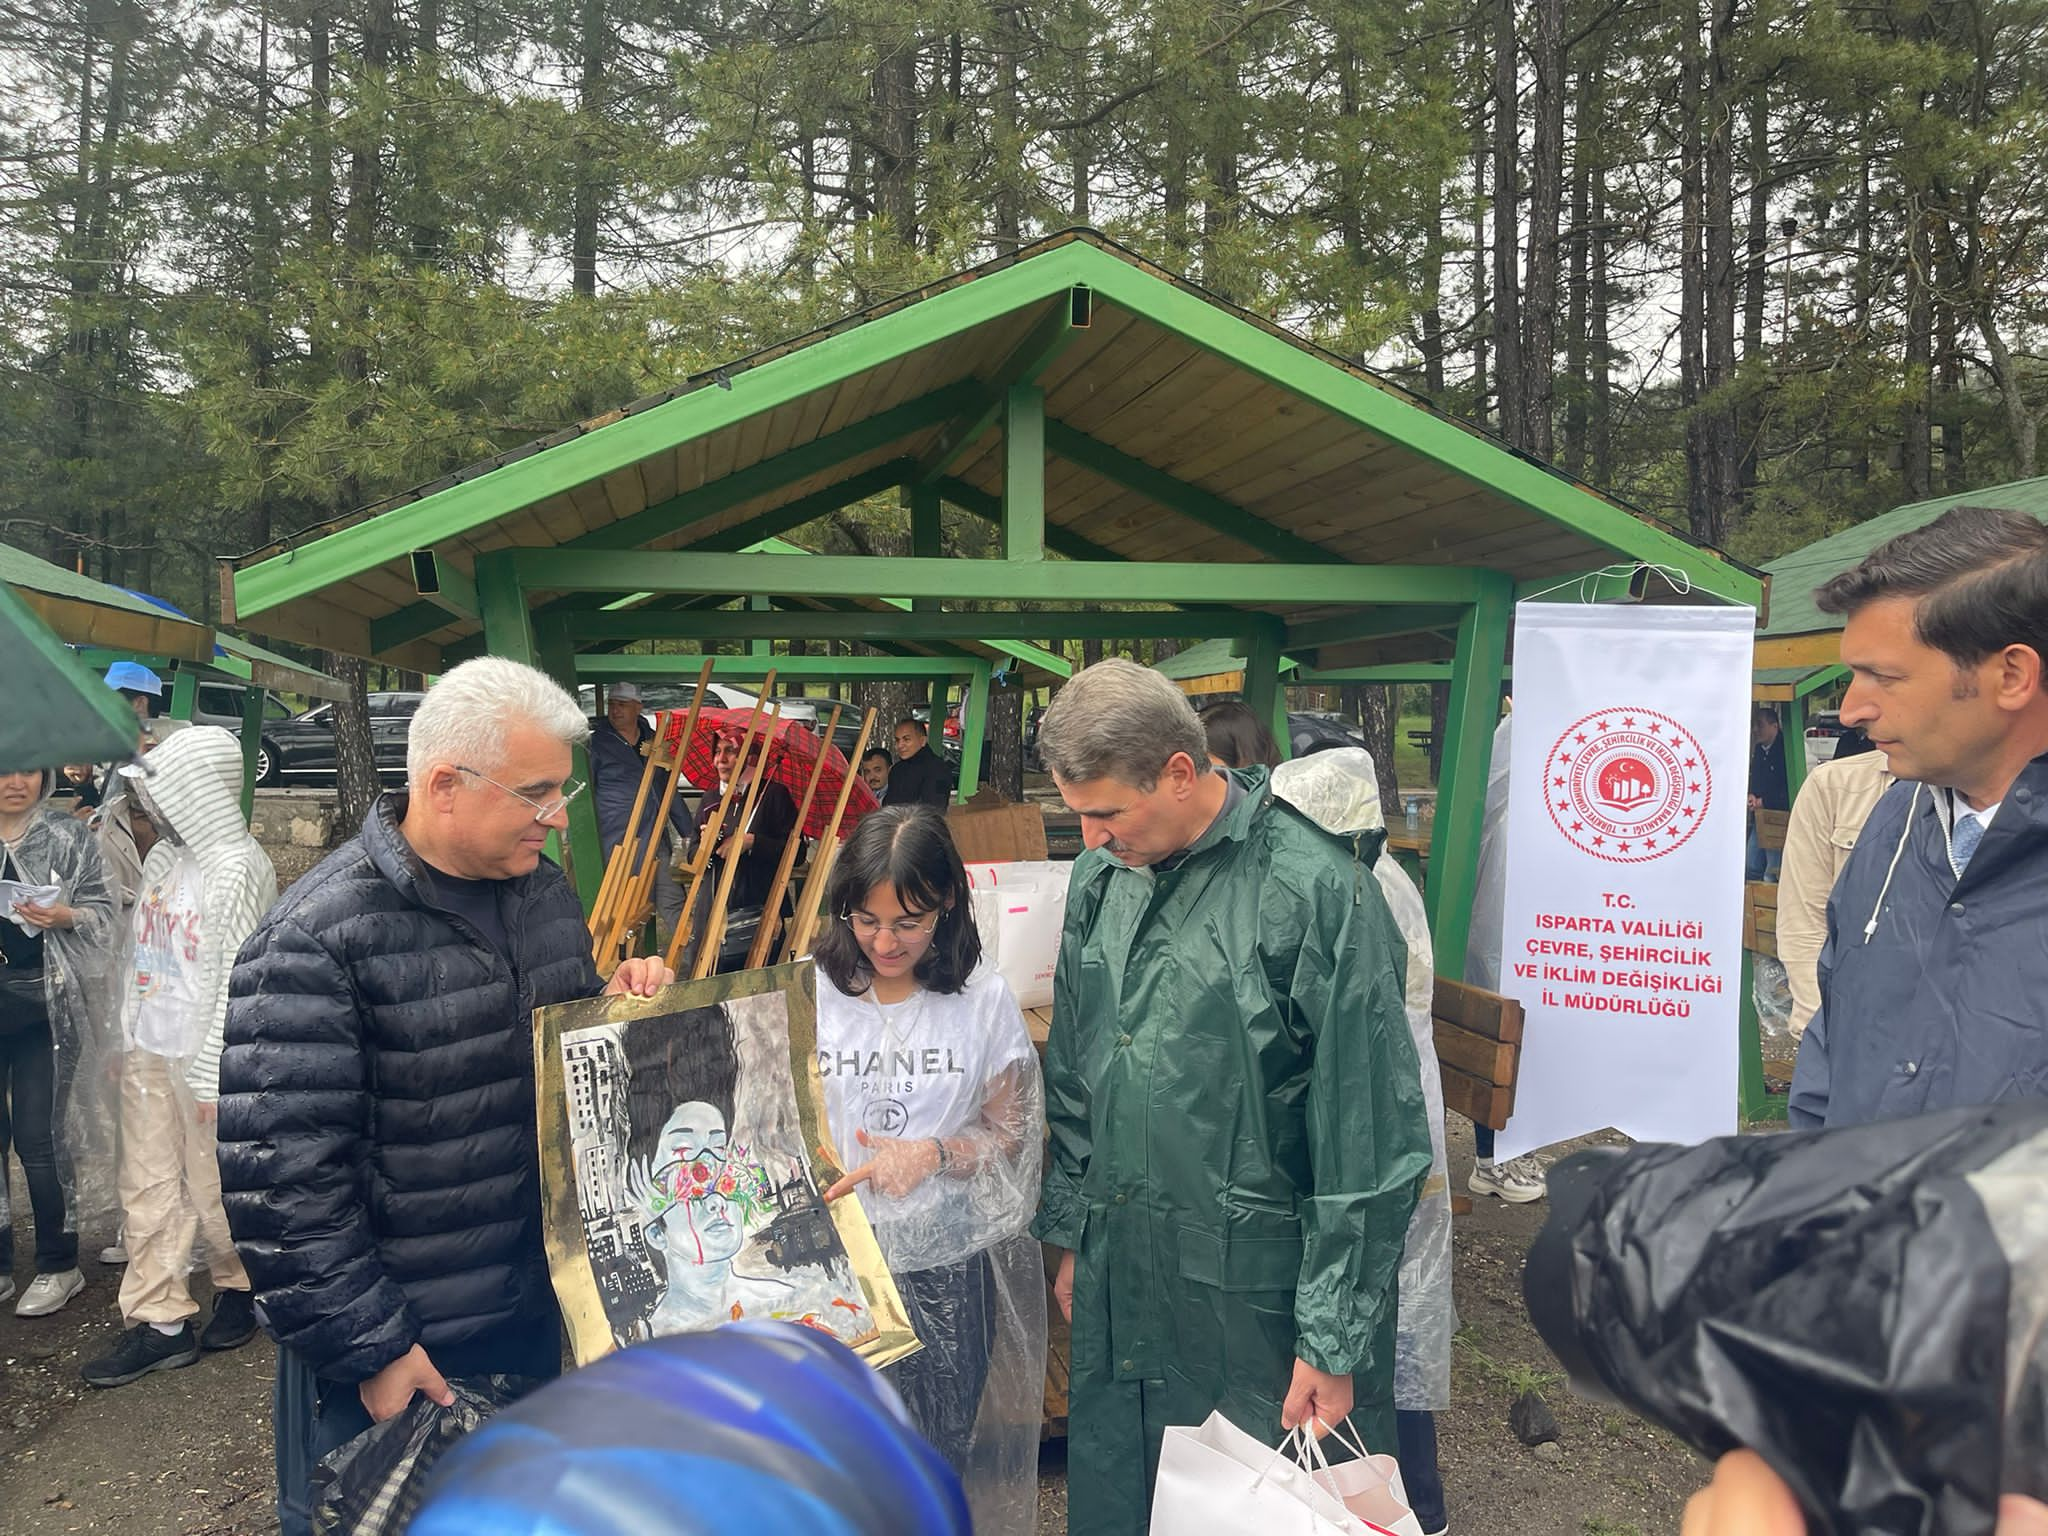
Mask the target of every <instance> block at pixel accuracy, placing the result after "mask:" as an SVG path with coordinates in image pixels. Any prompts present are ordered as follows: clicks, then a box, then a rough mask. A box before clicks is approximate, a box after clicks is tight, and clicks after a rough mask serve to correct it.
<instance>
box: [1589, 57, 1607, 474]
mask: <svg viewBox="0 0 2048 1536" xmlns="http://www.w3.org/2000/svg"><path fill="white" fill-rule="evenodd" d="M1593 78H1594V82H1595V84H1596V85H1597V86H1598V87H1599V89H1600V94H1601V101H1600V106H1599V108H1598V110H1595V109H1592V108H1589V109H1588V112H1589V115H1590V116H1591V118H1592V120H1593V121H1594V123H1595V124H1596V125H1597V126H1596V129H1595V131H1596V133H1599V134H1602V135H1604V133H1605V109H1606V102H1605V96H1606V79H1605V71H1604V70H1601V69H1598V68H1596V69H1595V70H1594V71H1593ZM1611 239H1612V231H1610V230H1609V229H1608V227H1607V163H1606V159H1605V151H1604V150H1603V151H1601V152H1600V154H1599V156H1598V157H1596V158H1595V160H1594V163H1593V165H1592V167H1591V168H1590V171H1589V173H1588V175H1587V177H1586V281H1587V284H1588V285H1589V289H1590V291H1589V292H1588V293H1587V296H1586V401H1587V405H1586V410H1587V415H1588V417H1589V418H1590V419H1589V421H1588V427H1587V438H1588V442H1587V445H1586V446H1587V451H1588V452H1589V453H1590V454H1591V456H1592V464H1593V483H1594V484H1595V485H1602V486H1606V485H1612V484H1614V386H1613V373H1612V368H1613V359H1614V350H1613V346H1612V343H1611V342H1610V341H1609V338H1608V333H1607V323H1608V322H1607V317H1608V315H1609V314H1610V313H1611V312H1612V307H1613V295H1612V293H1611V291H1610V289H1609V287H1608V281H1607V253H1608V249H1609V242H1610V240H1611Z"/></svg>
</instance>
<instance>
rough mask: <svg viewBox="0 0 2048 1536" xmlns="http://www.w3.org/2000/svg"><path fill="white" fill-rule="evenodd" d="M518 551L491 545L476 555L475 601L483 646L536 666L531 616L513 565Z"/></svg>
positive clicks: (495, 652) (487, 650) (492, 652)
mask: <svg viewBox="0 0 2048 1536" xmlns="http://www.w3.org/2000/svg"><path fill="white" fill-rule="evenodd" d="M517 558H518V556H517V554H516V553H515V552H514V551H513V550H510V549H493V550H490V551H487V552H486V553H484V554H481V555H478V556H477V557H476V605H477V609H478V611H479V613H480V614H481V616H482V618H483V621H484V650H485V652H486V653H487V654H489V655H492V656H509V657H510V658H511V659H512V660H514V661H523V662H525V663H526V664H527V665H528V666H529V667H531V666H538V665H539V662H538V660H537V648H536V647H535V645H534V639H533V618H532V615H530V614H529V613H528V612H527V611H526V593H525V591H524V590H523V589H522V588H521V587H520V585H519V572H518V570H517V568H516V567H515V565H514V561H515V560H516V559H517Z"/></svg>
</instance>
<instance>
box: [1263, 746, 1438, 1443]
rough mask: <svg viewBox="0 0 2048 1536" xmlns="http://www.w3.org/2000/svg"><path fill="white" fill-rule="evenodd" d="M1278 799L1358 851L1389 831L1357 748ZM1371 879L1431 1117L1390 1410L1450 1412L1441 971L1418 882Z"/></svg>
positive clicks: (1287, 775) (1279, 774)
mask: <svg viewBox="0 0 2048 1536" xmlns="http://www.w3.org/2000/svg"><path fill="white" fill-rule="evenodd" d="M1273 793H1274V794H1275V795H1276V796H1277V797H1279V798H1280V799H1282V800H1285V801H1286V802H1287V803H1288V804H1289V805H1291V806H1293V807H1294V808H1295V809H1296V810H1298V811H1300V812H1301V813H1302V814H1303V815H1304V816H1306V817H1308V818H1309V819H1310V820H1311V821H1313V822H1315V823H1316V824H1317V825H1318V826H1320V827H1322V828H1323V829H1324V830H1325V831H1328V832H1333V833H1335V834H1336V835H1337V836H1339V837H1342V838H1347V839H1349V840H1351V842H1352V843H1353V845H1354V846H1356V847H1359V848H1360V849H1361V853H1362V852H1363V850H1364V849H1365V848H1367V847H1368V846H1370V845H1371V842H1372V841H1376V839H1374V836H1373V835H1374V834H1376V833H1380V832H1383V831H1385V830H1386V817H1385V815H1384V814H1383V813H1382V811H1381V809H1380V791H1379V776H1378V774H1376V773H1375V772H1374V770H1373V763H1372V757H1371V755H1370V754H1369V753H1367V752H1366V751H1365V750H1364V749H1363V748H1361V747H1333V748H1330V749H1329V750H1327V751H1322V752H1315V753H1311V754H1310V755H1309V756H1307V757H1301V758H1295V759H1293V760H1292V761H1290V762H1285V763H1282V764H1281V765H1280V766H1279V767H1277V768H1275V769H1274V770H1273ZM1373 875H1374V877H1375V878H1376V879H1377V880H1378V881H1379V886H1380V893H1381V894H1382V895H1383V896H1384V897H1385V898H1386V902H1387V910H1388V911H1389V912H1391V913H1392V914H1393V917H1394V925H1395V926H1396V927H1397V928H1399V929H1400V930H1401V938H1402V941H1403V942H1404V943H1405V944H1406V945H1407V947H1408V970H1407V975H1406V978H1405V986H1404V995H1405V999H1406V1003H1407V1014H1408V1032H1409V1034H1410V1035H1412V1036H1413V1037H1414V1040H1415V1055H1416V1059H1417V1062H1418V1064H1419V1065H1420V1066H1421V1068H1422V1102H1423V1104H1424V1106H1425V1107H1426V1108H1427V1110H1428V1112H1429V1154H1430V1167H1429V1178H1428V1180H1427V1181H1426V1182H1425V1183H1424V1184H1423V1186H1422V1197H1421V1199H1420V1200H1418V1201H1417V1202H1416V1205H1415V1214H1414V1215H1413V1216H1412V1217H1410V1218H1409V1221H1408V1241H1407V1244H1406V1246H1405V1247H1404V1248H1403V1249H1402V1252H1401V1284H1400V1315H1399V1317H1398V1319H1397V1320H1396V1323H1395V1342H1394V1406H1395V1407H1396V1408H1400V1409H1406V1410H1409V1411H1416V1410H1427V1411H1432V1412H1434V1411H1436V1410H1439V1409H1444V1408H1448V1407H1450V1406H1451V1336H1452V1335H1453V1334H1455V1333H1456V1332H1457V1331H1458V1313H1457V1309H1456V1307H1455V1306H1454V1305H1453V1303H1452V1300H1451V1184H1450V1173H1449V1169H1448V1166H1447V1163H1446V1159H1445V1155H1444V1086H1443V1078H1442V1076H1441V1074H1440V1073H1439V1072H1438V1070H1437V1062H1436V1032H1435V1025H1434V1024H1432V1023H1431V1006H1432V1003H1433V1001H1434V998H1435V994H1436V964H1435V958H1434V952H1433V951H1432V949H1431V947H1430V941H1429V919H1428V917H1427V916H1426V915H1425V914H1424V911H1423V906H1422V895H1421V893H1420V892H1418V891H1417V890H1416V889H1415V882H1414V881H1412V880H1410V879H1409V878H1408V874H1407V872H1406V871H1405V870H1403V869H1402V868H1401V866H1400V865H1399V864H1397V863H1396V862H1395V861H1394V860H1393V859H1391V858H1387V857H1379V858H1376V859H1375V860H1374V862H1373Z"/></svg>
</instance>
